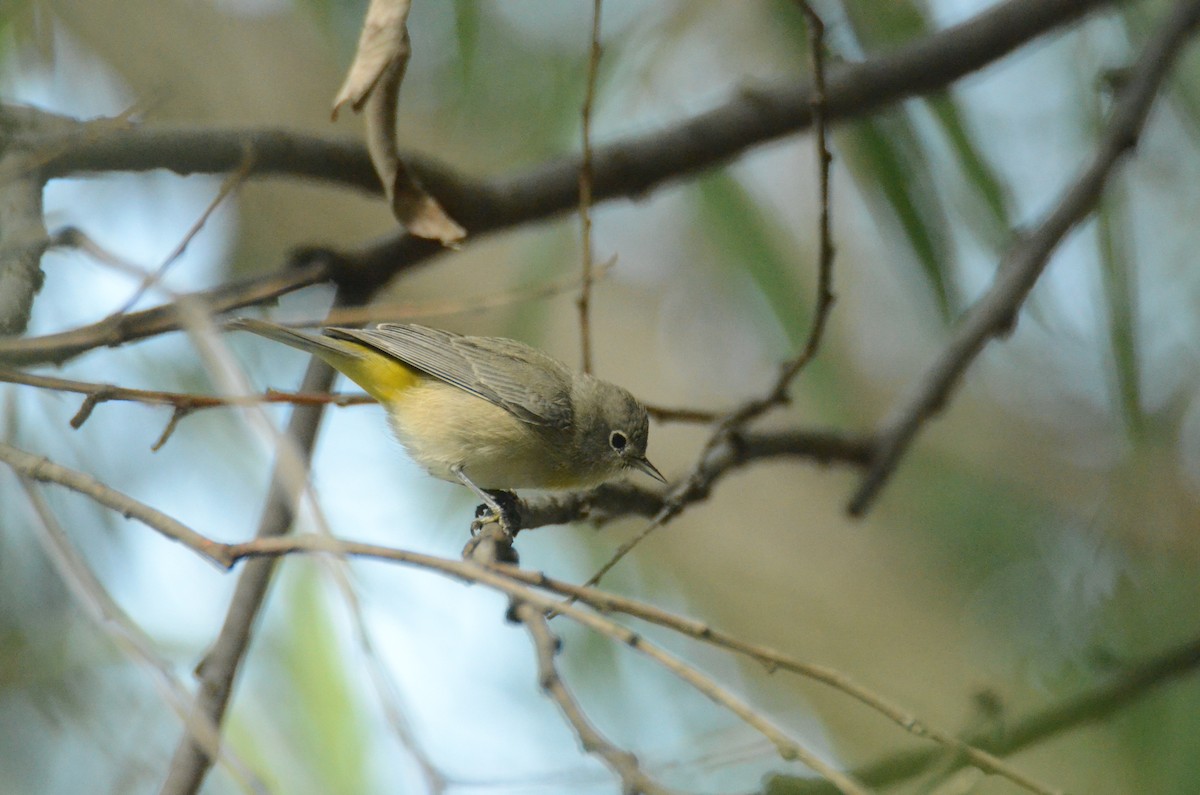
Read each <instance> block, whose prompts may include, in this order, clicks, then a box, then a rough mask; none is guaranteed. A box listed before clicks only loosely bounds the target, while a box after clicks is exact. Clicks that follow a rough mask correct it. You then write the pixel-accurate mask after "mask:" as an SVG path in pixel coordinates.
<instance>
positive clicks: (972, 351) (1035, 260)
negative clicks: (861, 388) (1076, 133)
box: [848, 2, 1200, 515]
mask: <svg viewBox="0 0 1200 795" xmlns="http://www.w3.org/2000/svg"><path fill="white" fill-rule="evenodd" d="M1197 23H1200V3H1198V2H1180V3H1178V4H1177V5H1176V6H1175V7H1174V9H1173V10H1172V11H1171V12H1170V13H1168V14H1167V15H1166V16H1165V17H1164V19H1163V22H1162V24H1161V25H1160V26H1159V27H1158V29H1157V30H1156V31H1155V33H1154V35H1153V36H1152V37H1151V39H1150V40H1149V41H1148V42H1147V43H1146V45H1145V47H1144V48H1143V49H1142V54H1141V55H1140V56H1139V57H1138V60H1137V63H1136V64H1135V65H1134V67H1133V70H1132V72H1131V74H1130V75H1129V78H1128V80H1127V81H1126V82H1125V83H1124V84H1123V85H1122V87H1121V89H1120V92H1119V93H1118V95H1117V99H1116V102H1115V103H1114V105H1113V109H1112V116H1111V120H1110V122H1109V124H1108V128H1107V129H1106V130H1105V132H1104V134H1103V136H1102V137H1101V139H1100V141H1099V142H1098V144H1097V146H1096V150H1095V152H1094V153H1093V154H1092V158H1091V161H1090V162H1089V163H1088V165H1087V166H1086V168H1084V169H1083V170H1082V171H1081V172H1080V173H1079V176H1077V177H1076V178H1075V180H1074V181H1072V182H1071V183H1070V184H1069V185H1068V186H1067V188H1066V189H1065V190H1064V191H1063V192H1062V194H1061V195H1060V197H1059V199H1058V201H1057V202H1055V204H1054V206H1053V208H1052V209H1051V210H1050V212H1048V213H1047V214H1046V215H1045V216H1044V217H1043V218H1042V220H1041V222H1040V223H1039V224H1038V225H1037V226H1036V227H1034V229H1033V230H1031V231H1030V232H1028V233H1026V234H1024V235H1022V236H1021V238H1020V239H1019V240H1018V241H1017V242H1016V244H1015V245H1013V247H1012V248H1010V249H1009V250H1008V251H1007V252H1006V253H1005V255H1004V258H1003V259H1002V260H1001V262H1000V264H999V266H998V268H997V270H996V278H995V280H994V281H993V282H992V285H991V287H989V288H988V290H987V292H986V293H984V294H983V296H982V297H980V298H979V300H978V301H976V302H975V303H974V304H973V305H972V306H971V308H970V309H968V310H967V312H966V314H965V315H964V316H963V319H962V322H961V323H960V325H959V327H958V329H957V330H956V331H955V332H954V335H953V337H951V339H950V341H949V342H948V343H947V344H946V346H945V347H944V348H943V349H942V351H941V353H940V354H939V355H938V356H937V358H936V359H934V361H933V362H932V363H931V364H930V366H929V367H928V369H926V371H925V372H924V374H922V375H921V377H920V378H918V379H917V381H916V382H915V383H914V384H913V387H912V389H911V391H910V392H909V393H908V394H907V395H904V396H902V397H901V398H900V399H899V400H898V401H897V402H896V404H895V406H894V407H893V409H892V411H891V412H890V413H889V415H888V416H887V417H886V418H885V419H884V421H883V422H882V424H881V425H880V427H879V430H878V432H877V438H878V439H879V447H878V449H877V450H876V456H875V458H874V460H872V462H871V465H870V467H868V469H867V471H866V472H865V473H864V475H863V478H862V481H861V482H860V484H859V487H858V490H857V491H855V493H854V496H853V497H852V498H851V499H850V504H849V506H848V510H849V511H850V513H851V514H854V515H861V514H863V513H865V512H866V510H867V509H868V508H869V507H870V505H871V503H872V501H873V500H874V498H875V496H876V495H877V494H878V493H879V490H880V489H881V488H883V485H884V484H885V483H886V482H887V480H888V478H889V477H890V476H891V474H892V472H893V471H894V470H895V468H896V465H897V464H898V463H899V462H900V459H901V458H902V457H903V456H904V453H905V452H906V451H907V450H908V447H909V445H910V444H911V443H912V440H913V438H914V437H915V436H916V435H917V432H918V431H920V430H921V428H922V427H924V425H925V422H926V421H927V420H929V419H930V418H931V417H932V416H933V415H934V414H936V413H937V412H938V411H939V410H940V409H941V408H942V407H943V406H945V405H946V403H947V401H948V400H949V398H950V395H951V393H952V392H953V391H954V389H955V387H956V386H957V385H958V384H959V382H960V381H961V380H962V376H963V373H964V372H966V370H967V368H968V367H969V366H970V365H971V364H972V363H973V362H974V361H975V359H976V358H977V357H978V356H979V353H980V351H982V350H983V348H984V346H985V345H987V343H988V342H990V341H991V340H993V339H995V338H996V337H999V336H1002V335H1005V334H1008V333H1010V332H1011V331H1012V329H1013V327H1014V326H1015V325H1016V322H1017V316H1018V313H1019V312H1020V309H1021V305H1022V304H1023V303H1024V301H1025V297H1026V296H1027V295H1029V291H1030V290H1032V289H1033V286H1034V285H1035V284H1036V283H1037V281H1038V278H1039V277H1040V276H1041V275H1042V272H1043V271H1044V270H1045V268H1046V265H1047V264H1048V263H1049V261H1050V257H1051V255H1052V254H1053V253H1054V251H1055V249H1057V248H1058V245H1059V243H1061V242H1062V240H1063V238H1064V237H1066V235H1067V233H1068V232H1070V231H1071V230H1072V229H1074V228H1075V227H1076V226H1077V225H1078V224H1079V223H1081V222H1082V221H1083V220H1084V219H1085V218H1087V217H1088V215H1090V214H1091V212H1092V211H1093V210H1094V209H1095V207H1096V204H1097V202H1098V201H1099V200H1100V196H1101V194H1102V193H1103V192H1104V186H1105V184H1106V183H1107V182H1108V178H1109V175H1110V174H1112V172H1113V169H1114V168H1115V167H1116V166H1117V164H1118V163H1120V162H1121V161H1122V160H1124V158H1125V156H1126V155H1127V154H1129V153H1130V152H1131V151H1133V149H1134V148H1135V147H1136V146H1137V142H1138V136H1139V135H1140V134H1141V131H1142V128H1143V126H1144V125H1145V123H1146V118H1147V117H1148V116H1149V113H1150V108H1151V106H1152V105H1153V104H1154V99H1155V97H1156V96H1157V95H1158V90H1159V87H1160V86H1161V84H1162V81H1163V80H1164V78H1165V77H1166V76H1167V73H1168V72H1169V71H1170V68H1171V65H1172V64H1173V63H1174V62H1175V57H1176V55H1177V54H1178V53H1179V51H1180V49H1181V48H1182V47H1183V45H1184V44H1185V43H1186V42H1187V41H1188V39H1189V37H1190V36H1191V34H1192V30H1193V28H1194V27H1195V26H1196V25H1197Z"/></svg>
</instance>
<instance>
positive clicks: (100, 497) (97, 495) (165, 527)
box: [0, 442, 229, 568]
mask: <svg viewBox="0 0 1200 795" xmlns="http://www.w3.org/2000/svg"><path fill="white" fill-rule="evenodd" d="M0 461H3V462H4V463H6V464H8V465H9V466H10V467H12V468H13V469H14V470H15V471H17V472H19V473H20V474H22V475H24V476H25V477H27V478H29V479H31V480H37V481H42V482H47V483H57V484H59V485H60V486H66V487H67V488H69V489H71V490H72V491H77V492H79V493H80V494H84V495H86V496H88V497H90V498H92V499H93V500H95V501H96V502H98V503H100V504H101V505H104V506H106V507H108V508H112V509H113V510H114V511H116V512H118V513H120V514H121V515H122V516H125V517H128V518H131V519H137V520H138V521H139V522H141V523H142V524H144V525H146V526H147V527H150V528H151V529H153V530H156V531H158V532H159V533H161V534H162V535H163V536H165V537H166V538H169V539H171V540H172V541H178V542H179V543H181V544H184V545H186V546H187V547H188V548H190V549H192V550H194V551H195V552H196V553H198V554H199V555H201V556H202V557H204V558H206V559H207V560H209V561H211V562H212V563H216V564H217V565H218V566H221V567H223V568H228V566H229V562H228V560H227V558H226V557H225V555H224V553H223V546H224V545H222V544H218V543H217V542H215V541H212V540H210V539H209V538H206V537H205V536H203V535H201V534H200V533H197V532H196V531H195V530H193V529H191V528H190V527H188V526H187V525H185V524H183V523H182V522H180V521H178V520H176V519H173V518H171V517H170V516H167V515H166V514H165V513H163V512H162V511H159V510H156V509H154V508H151V507H150V506H149V505H146V504H145V503H142V502H138V501H137V500H135V499H133V498H132V497H130V496H128V495H126V494H122V493H121V492H119V491H116V490H115V489H113V488H110V487H109V486H106V485H104V484H103V483H101V482H100V481H98V480H96V479H95V478H93V477H92V476H91V475H87V474H84V473H83V472H79V471H78V470H74V469H69V468H67V467H64V466H62V465H61V464H56V463H54V462H53V461H50V460H49V459H46V458H43V457H41V456H36V455H32V454H30V453H27V452H25V451H24V450H18V449H17V448H15V447H12V446H11V445H7V444H5V443H3V442H0Z"/></svg>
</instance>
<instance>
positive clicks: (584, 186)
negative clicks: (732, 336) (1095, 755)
mask: <svg viewBox="0 0 1200 795" xmlns="http://www.w3.org/2000/svg"><path fill="white" fill-rule="evenodd" d="M602 7H603V0H592V37H591V46H590V47H589V48H588V68H587V90H586V91H585V93H584V97H583V113H582V115H583V124H582V132H581V135H582V137H583V147H582V148H583V154H582V155H581V156H580V161H579V235H580V238H581V239H580V257H581V258H582V261H583V283H582V284H581V285H580V287H579V298H578V300H577V301H576V302H575V303H576V305H577V306H578V307H579V344H580V347H581V348H582V351H583V354H582V362H583V364H582V365H581V366H582V369H583V372H585V373H590V372H592V324H591V307H592V256H593V254H592V106H593V104H594V103H595V101H596V78H597V76H598V75H599V73H600V53H601V48H600V10H601V8H602Z"/></svg>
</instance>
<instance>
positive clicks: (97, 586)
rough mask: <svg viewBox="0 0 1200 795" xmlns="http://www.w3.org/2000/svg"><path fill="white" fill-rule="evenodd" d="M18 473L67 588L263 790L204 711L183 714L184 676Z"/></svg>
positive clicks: (198, 733)
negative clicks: (85, 558)
mask: <svg viewBox="0 0 1200 795" xmlns="http://www.w3.org/2000/svg"><path fill="white" fill-rule="evenodd" d="M18 477H19V478H20V482H21V486H22V487H23V488H24V490H25V494H26V496H27V497H28V498H29V502H30V504H31V505H32V506H33V509H34V512H35V513H36V514H37V516H38V519H39V520H40V521H39V523H38V526H39V529H40V530H41V533H39V536H38V537H39V540H40V541H41V542H42V548H43V550H44V551H45V553H46V556H47V557H48V558H49V559H50V562H51V564H52V565H53V566H54V568H55V569H57V571H58V574H59V576H60V577H61V578H62V580H63V582H64V583H65V584H66V586H67V590H68V591H69V592H70V593H71V594H72V596H74V597H75V599H76V601H78V602H79V604H80V605H81V606H82V607H83V612H84V613H87V614H88V615H89V616H90V617H91V618H92V620H93V621H95V622H96V624H97V626H98V627H99V628H100V629H101V630H102V631H103V632H104V634H105V636H106V637H107V638H108V639H109V640H111V641H112V642H113V644H114V645H116V646H117V648H119V649H120V650H121V651H122V652H123V653H124V654H125V655H126V656H128V657H129V658H130V659H131V660H132V661H133V662H134V663H136V664H138V665H140V666H142V667H143V668H145V669H146V670H148V671H149V672H150V674H151V677H152V678H153V680H154V681H155V683H156V684H157V686H158V690H159V692H160V693H161V694H162V697H163V700H164V701H166V702H167V705H168V706H169V707H170V708H171V711H172V712H174V713H175V714H176V716H178V717H179V719H180V720H181V721H184V722H185V725H186V726H187V730H188V732H190V733H191V735H192V736H193V737H195V738H196V740H197V741H198V742H200V743H202V744H203V745H204V747H205V749H206V750H207V751H208V753H209V754H210V755H213V756H215V757H217V758H219V759H220V760H221V762H222V764H223V765H225V766H226V767H227V768H228V769H229V771H230V772H231V773H232V774H233V777H234V779H235V780H237V781H238V783H240V784H241V785H242V787H243V788H244V789H245V790H246V791H248V792H257V793H263V792H266V787H265V786H264V785H263V783H262V782H261V781H260V780H259V779H258V777H257V776H255V775H254V772H253V771H252V770H251V769H250V767H249V766H248V765H247V764H246V762H245V761H244V760H242V759H240V758H239V757H238V756H237V755H236V754H235V753H234V752H233V751H232V750H231V749H229V748H228V747H226V746H224V745H223V744H222V743H221V734H220V730H219V729H218V728H217V726H216V724H214V723H212V722H211V721H207V720H205V718H204V716H203V715H189V714H188V701H189V698H190V696H189V694H188V690H187V688H186V687H185V686H184V684H183V682H181V681H180V680H179V677H178V676H176V675H175V670H174V667H173V666H172V665H171V663H169V662H168V661H167V660H165V659H163V658H162V656H161V655H160V654H159V653H158V652H157V651H156V650H155V648H154V642H153V641H152V640H151V639H150V638H149V637H147V635H146V633H145V632H143V631H142V629H141V627H139V626H138V625H137V623H136V622H134V620H133V619H132V618H130V617H129V614H127V613H126V612H125V611H124V610H122V609H121V607H120V605H118V604H117V603H116V601H115V600H114V599H113V598H112V596H111V595H109V593H108V591H107V590H106V589H105V587H104V585H103V584H102V583H101V582H100V581H99V580H98V579H96V575H95V574H94V573H93V572H92V570H91V569H90V568H88V565H87V563H86V562H85V561H84V559H83V557H82V556H81V555H80V554H79V552H78V551H77V550H76V549H75V547H74V545H73V544H72V543H71V540H70V539H69V538H68V537H67V534H66V532H65V531H64V530H63V528H62V526H61V525H60V524H59V522H58V519H57V517H55V515H54V513H53V511H51V510H50V506H48V505H47V504H46V501H45V499H43V498H42V495H41V494H39V493H38V492H37V491H36V490H35V489H34V488H33V484H32V481H31V480H30V479H29V478H28V477H26V476H24V475H20V476H18ZM197 551H199V550H197Z"/></svg>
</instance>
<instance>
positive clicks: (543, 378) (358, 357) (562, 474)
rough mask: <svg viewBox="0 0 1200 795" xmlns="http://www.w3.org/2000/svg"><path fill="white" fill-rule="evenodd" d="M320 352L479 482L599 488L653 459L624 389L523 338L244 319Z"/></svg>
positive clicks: (650, 469)
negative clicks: (312, 329)
mask: <svg viewBox="0 0 1200 795" xmlns="http://www.w3.org/2000/svg"><path fill="white" fill-rule="evenodd" d="M232 327H233V328H241V329H244V330H246V331H252V332H254V333H255V334H260V335H262V336H264V337H268V338H270V339H273V340H276V341H278V342H283V343H285V344H287V345H291V346H293V347H296V348H300V349H301V350H306V351H309V352H311V353H314V354H316V355H317V356H319V357H321V358H322V359H324V360H325V361H327V362H328V363H329V364H330V365H332V366H333V367H335V368H336V369H338V370H339V371H341V372H342V373H345V374H346V376H347V377H349V378H350V379H351V380H353V381H355V382H356V383H357V384H359V386H361V387H362V388H363V389H365V390H366V391H367V392H368V393H369V394H370V395H371V396H372V397H374V398H375V399H376V400H378V401H379V402H380V403H382V404H383V405H384V406H385V407H386V409H387V411H388V417H389V419H390V421H391V425H392V430H393V431H394V432H395V434H396V438H397V439H399V441H400V443H401V444H402V445H403V446H404V448H405V449H406V450H407V451H408V453H409V455H411V456H412V458H413V459H414V460H415V461H416V462H417V463H418V464H420V465H421V466H423V467H424V468H425V469H426V470H428V471H429V473H430V474H432V475H434V476H436V477H439V478H442V479H444V480H450V481H462V482H464V483H467V485H472V486H475V487H478V488H479V489H489V490H494V489H520V488H534V489H563V488H579V487H585V486H592V485H596V484H598V483H601V482H603V481H605V480H609V479H610V478H613V477H615V476H617V475H619V474H621V473H622V472H623V471H625V470H626V469H630V468H632V469H639V470H641V471H643V472H645V473H647V474H648V475H650V476H651V477H654V478H657V479H658V480H663V477H662V475H660V474H659V472H658V470H657V469H655V468H654V466H653V465H652V464H651V463H650V462H649V461H648V460H647V459H646V442H647V435H648V432H649V423H648V420H647V417H646V409H645V407H643V406H642V404H641V403H639V402H638V401H637V400H636V399H635V398H634V397H633V395H631V394H629V392H627V391H625V390H624V389H622V388H621V387H619V386H616V385H614V384H610V383H608V382H606V381H601V380H600V379H598V378H595V377H593V376H590V375H585V374H582V373H575V372H572V371H571V370H570V369H569V368H568V367H567V366H566V365H564V364H562V363H561V362H559V361H558V360H556V359H553V358H551V357H550V356H547V355H546V354H544V353H542V352H540V351H538V350H535V349H533V348H531V347H529V346H528V345H525V344H524V343H520V342H517V341H515V340H510V339H504V338H502V337H469V336H463V335H460V334H455V333H453V332H449V331H441V330H439V329H432V328H426V327H424V326H416V325H410V324H397V323H384V324H381V325H379V326H377V327H375V328H371V329H352V328H337V327H330V328H326V329H323V330H322V333H321V334H320V335H314V334H307V333H304V332H300V331H296V330H294V329H289V328H286V327H284V326H279V325H276V324H274V323H268V322H266V321H262V320H250V319H241V320H237V321H234V322H233V324H232Z"/></svg>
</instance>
